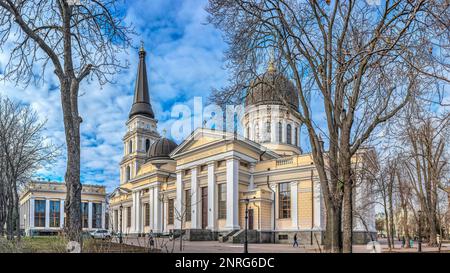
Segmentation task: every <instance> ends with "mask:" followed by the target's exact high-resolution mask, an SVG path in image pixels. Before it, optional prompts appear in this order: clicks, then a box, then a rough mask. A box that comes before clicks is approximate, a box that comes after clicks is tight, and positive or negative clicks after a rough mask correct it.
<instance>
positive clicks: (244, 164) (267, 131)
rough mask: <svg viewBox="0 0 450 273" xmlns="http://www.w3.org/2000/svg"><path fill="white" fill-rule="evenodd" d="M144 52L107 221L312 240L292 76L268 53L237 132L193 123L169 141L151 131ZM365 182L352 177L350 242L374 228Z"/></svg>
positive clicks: (313, 207)
mask: <svg viewBox="0 0 450 273" xmlns="http://www.w3.org/2000/svg"><path fill="white" fill-rule="evenodd" d="M145 55H146V52H145V50H144V48H142V47H141V49H140V50H139V67H138V72H137V78H136V84H135V91H134V101H133V105H132V107H131V110H130V113H129V118H128V121H127V122H126V126H127V132H126V134H125V136H124V137H123V144H124V145H123V148H124V149H123V159H122V161H121V162H120V185H119V186H118V187H117V188H116V189H115V190H114V192H113V193H112V194H111V195H110V219H111V224H110V229H111V230H113V231H114V232H122V233H123V234H125V235H128V236H142V235H145V234H148V233H149V232H153V233H162V234H167V233H170V232H174V233H175V234H176V233H177V232H183V234H184V235H183V236H184V238H185V239H186V240H193V241H194V240H218V241H220V242H234V243H239V242H242V241H243V238H244V229H245V227H247V229H248V239H249V242H272V243H286V242H291V241H292V238H293V236H294V234H297V236H298V237H299V239H300V240H301V242H302V244H320V243H321V242H322V240H323V236H324V230H325V207H324V201H323V197H322V194H321V187H320V182H319V177H318V175H317V171H316V169H315V166H314V163H313V160H312V156H311V154H308V153H303V151H302V149H301V145H300V144H301V143H300V129H301V127H302V126H301V125H302V124H301V122H300V120H299V119H298V118H297V117H296V115H295V112H296V111H298V108H299V99H298V94H297V92H296V89H295V86H294V84H293V83H292V82H291V81H290V80H288V79H287V78H286V77H284V76H283V75H282V74H281V73H279V72H278V71H277V69H276V67H275V65H274V63H273V62H270V63H269V65H268V67H267V69H266V71H265V72H264V73H263V74H261V75H259V76H258V77H257V78H256V79H255V80H254V81H252V82H251V84H250V87H249V90H248V94H247V96H246V98H245V108H244V109H245V110H244V114H243V118H242V119H241V120H240V121H239V122H241V125H242V128H244V130H243V135H238V134H236V133H235V132H227V131H223V130H215V129H207V128H196V129H195V130H194V131H193V132H192V133H191V134H190V135H189V136H188V137H187V138H186V139H184V141H182V142H181V143H180V144H179V145H177V144H176V143H175V142H174V141H172V140H170V139H168V138H166V137H165V136H160V135H159V133H158V131H157V123H158V121H157V120H156V119H155V113H154V112H153V110H152V106H151V103H150V94H149V85H148V80H147V72H146V64H145ZM286 105H288V107H286ZM356 157H357V160H356V161H357V162H358V163H357V168H358V166H361V164H362V163H363V162H366V161H373V160H374V159H373V152H372V151H371V150H370V149H367V150H363V151H361V152H359V153H358V154H357V156H356ZM356 161H355V162H356ZM366 182H367V181H364V180H363V179H362V180H361V181H359V183H358V184H357V185H358V186H357V187H356V189H355V194H354V199H355V204H354V208H355V211H356V212H357V213H355V220H354V234H355V235H354V239H355V241H356V242H357V243H365V242H368V241H370V240H371V237H370V236H371V235H372V236H373V235H374V234H375V209H374V204H373V202H372V200H373V199H372V196H371V192H370V187H369V186H367V185H368V184H369V183H368V182H367V183H366ZM246 217H247V218H246ZM246 219H248V220H247V221H246Z"/></svg>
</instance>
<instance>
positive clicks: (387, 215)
mask: <svg viewBox="0 0 450 273" xmlns="http://www.w3.org/2000/svg"><path fill="white" fill-rule="evenodd" d="M384 221H385V224H386V233H387V234H386V237H387V243H388V247H389V249H391V248H392V244H391V232H390V229H389V212H388V209H387V206H386V205H384Z"/></svg>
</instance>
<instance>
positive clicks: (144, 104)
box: [129, 47, 155, 119]
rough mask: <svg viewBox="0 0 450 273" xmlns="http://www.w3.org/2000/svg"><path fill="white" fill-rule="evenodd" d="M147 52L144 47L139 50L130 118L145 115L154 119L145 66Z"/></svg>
mask: <svg viewBox="0 0 450 273" xmlns="http://www.w3.org/2000/svg"><path fill="white" fill-rule="evenodd" d="M145 55H146V53H145V50H144V48H143V47H141V49H140V50H139V66H138V72H137V77H136V85H135V89H134V100H133V105H132V106H131V111H130V114H129V118H132V117H133V116H135V115H143V116H146V117H149V118H152V119H154V118H155V114H154V113H153V109H152V106H151V104H150V95H149V92H148V79H147V68H146V65H145Z"/></svg>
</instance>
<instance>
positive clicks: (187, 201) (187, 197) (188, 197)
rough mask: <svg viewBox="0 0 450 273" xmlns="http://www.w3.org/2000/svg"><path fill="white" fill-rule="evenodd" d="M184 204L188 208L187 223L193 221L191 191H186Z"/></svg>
mask: <svg viewBox="0 0 450 273" xmlns="http://www.w3.org/2000/svg"><path fill="white" fill-rule="evenodd" d="M184 203H185V206H186V222H189V221H191V217H192V215H191V214H192V211H191V190H186V191H185V192H184Z"/></svg>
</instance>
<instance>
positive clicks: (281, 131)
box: [278, 122, 283, 142]
mask: <svg viewBox="0 0 450 273" xmlns="http://www.w3.org/2000/svg"><path fill="white" fill-rule="evenodd" d="M282 135H283V125H282V124H281V122H278V142H281V141H282V138H281V136H282Z"/></svg>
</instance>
